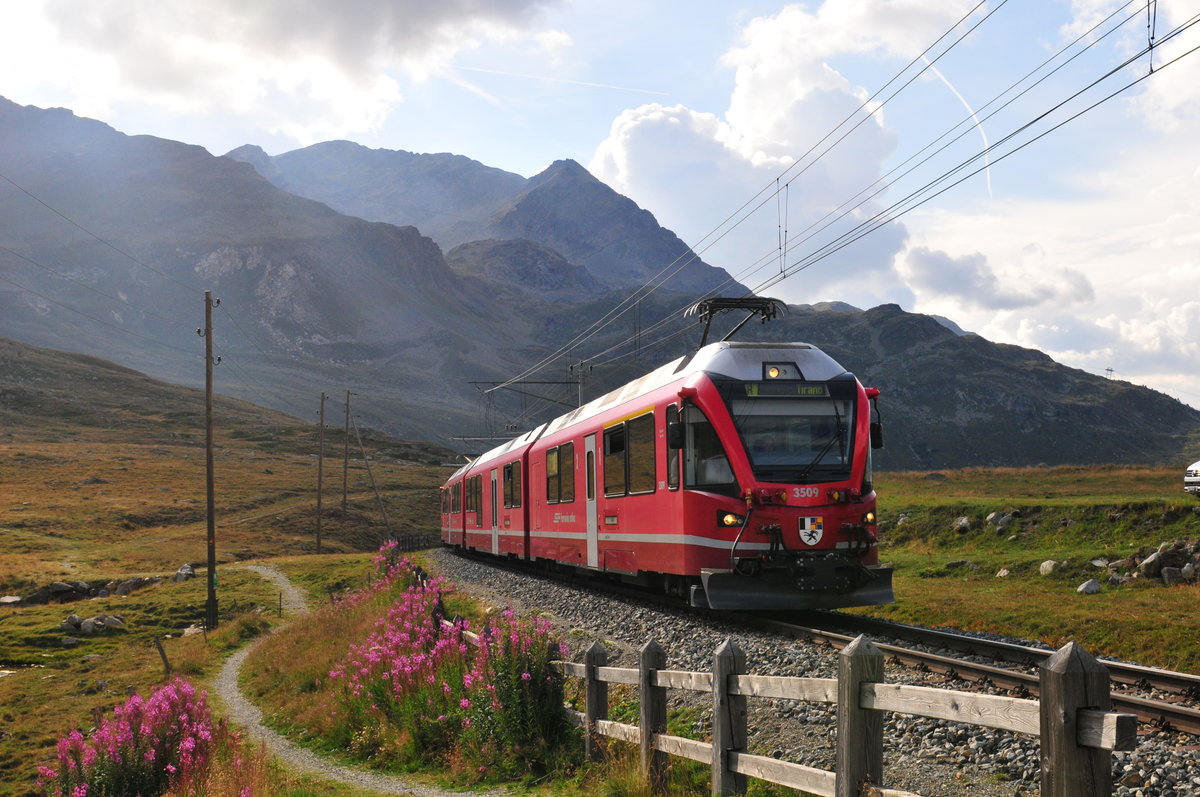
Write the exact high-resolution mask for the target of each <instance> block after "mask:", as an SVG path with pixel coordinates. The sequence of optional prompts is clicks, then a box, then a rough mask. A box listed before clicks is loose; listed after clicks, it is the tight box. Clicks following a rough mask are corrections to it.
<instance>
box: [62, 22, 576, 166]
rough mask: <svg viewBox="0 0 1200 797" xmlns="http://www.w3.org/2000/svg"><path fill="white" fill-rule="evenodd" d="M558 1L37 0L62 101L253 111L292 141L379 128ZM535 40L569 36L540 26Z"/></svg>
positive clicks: (553, 43) (199, 111)
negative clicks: (57, 63)
mask: <svg viewBox="0 0 1200 797" xmlns="http://www.w3.org/2000/svg"><path fill="white" fill-rule="evenodd" d="M553 1H554V0H497V1H496V2H488V3H479V2H476V0H440V2H437V3H430V2H425V1H424V0H399V1H396V2H387V3H380V2H376V1H375V0H344V1H343V2H339V3H328V2H325V0H255V2H251V3H246V2H241V0H206V2H204V3H187V2H183V1H182V0H96V1H95V2H89V3H85V4H79V3H76V2H73V0H45V2H44V6H43V12H44V13H43V18H44V20H45V22H46V23H47V24H48V25H49V26H50V28H51V29H52V32H53V37H54V40H55V44H56V47H55V52H56V53H57V54H58V57H59V58H61V59H62V60H64V61H65V62H66V63H68V64H69V65H70V68H69V69H65V70H63V71H62V72H59V73H58V74H59V79H60V80H64V81H66V80H69V81H70V84H69V85H70V86H71V87H72V89H73V90H74V91H75V92H76V95H77V99H74V100H72V101H70V104H71V105H72V107H74V108H76V109H77V110H80V111H82V112H84V113H92V114H96V115H107V112H108V109H109V108H111V107H112V106H114V105H116V104H118V103H121V104H129V103H133V104H139V103H140V104H144V105H151V104H153V105H159V106H166V107H169V108H171V109H172V110H174V111H176V112H179V113H188V114H195V115H204V114H208V113H215V112H218V111H219V112H221V113H225V114H230V113H232V114H233V115H235V116H242V117H243V118H251V117H256V116H257V117H261V118H262V119H263V121H262V122H261V126H262V127H264V128H265V129H267V130H268V131H270V132H275V133H282V134H284V135H287V136H289V137H291V138H293V139H295V140H297V141H298V142H300V143H311V142H312V141H315V140H319V139H320V138H327V137H337V136H343V135H346V134H348V133H351V132H363V131H368V130H372V129H376V128H377V127H378V126H379V125H381V124H382V122H383V120H384V119H385V118H386V116H387V115H388V113H389V112H391V111H392V109H393V108H394V106H395V105H396V104H397V103H398V102H400V101H401V99H402V93H403V92H402V85H403V82H404V81H406V80H422V79H424V78H427V77H428V76H429V75H430V74H432V73H433V72H435V71H438V70H440V69H442V68H444V67H445V66H446V65H448V64H449V63H450V61H451V60H452V59H453V57H454V56H455V55H456V54H457V53H459V52H461V51H463V50H467V49H471V48H473V47H476V46H479V45H480V44H481V43H482V42H485V41H490V40H505V39H511V38H515V37H518V36H524V35H529V34H532V33H536V32H535V31H533V30H532V29H533V27H534V24H535V21H536V18H537V15H538V13H539V11H540V10H541V9H542V8H543V7H545V6H548V5H551V4H552V3H553ZM542 43H543V45H542V46H545V47H547V48H550V49H551V50H554V49H558V50H561V49H562V48H563V47H564V46H566V45H567V44H568V43H569V42H565V41H564V40H563V39H562V38H561V37H557V38H556V37H554V36H549V37H547V36H546V34H545V33H544V32H543V33H542Z"/></svg>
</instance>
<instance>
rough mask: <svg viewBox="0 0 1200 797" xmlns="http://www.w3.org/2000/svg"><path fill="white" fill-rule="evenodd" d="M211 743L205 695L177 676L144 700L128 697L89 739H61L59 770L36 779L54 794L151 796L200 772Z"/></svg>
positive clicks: (60, 796) (57, 796)
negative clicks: (197, 692)
mask: <svg viewBox="0 0 1200 797" xmlns="http://www.w3.org/2000/svg"><path fill="white" fill-rule="evenodd" d="M211 742H212V716H211V714H210V713H209V710H208V706H207V704H206V703H205V696H204V693H200V694H199V695H197V694H196V691H195V689H194V688H193V687H192V686H191V684H189V683H188V682H187V681H184V680H182V679H180V678H176V679H175V680H174V681H172V682H171V683H169V684H167V685H165V686H162V687H160V688H158V689H157V690H155V691H154V692H153V693H152V694H151V695H150V697H149V698H148V699H146V700H143V699H142V698H141V697H139V696H138V695H133V696H131V697H130V698H129V700H127V701H126V702H125V704H124V705H121V706H117V707H116V708H115V709H114V710H113V717H112V719H107V720H104V721H103V722H101V723H100V725H99V727H97V728H96V730H95V731H94V732H93V734H92V735H91V737H90V738H86V739H85V738H84V736H83V734H82V733H80V732H79V731H78V730H75V731H72V732H71V733H70V734H68V735H67V736H66V737H64V738H62V739H60V740H59V742H58V769H57V770H56V769H52V768H50V767H39V768H38V775H39V778H38V781H39V784H40V785H41V786H42V787H43V788H44V789H45V790H46V791H47V793H48V794H50V795H52V797H124V795H130V794H139V795H142V797H154V795H161V794H163V793H165V792H166V791H167V789H168V788H169V787H170V786H171V785H172V784H173V783H176V782H189V781H191V779H192V778H193V776H194V775H195V773H197V772H198V771H202V770H204V769H205V767H206V765H207V762H208V755H209V748H210V745H211Z"/></svg>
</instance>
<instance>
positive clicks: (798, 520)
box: [441, 341, 894, 609]
mask: <svg viewBox="0 0 1200 797" xmlns="http://www.w3.org/2000/svg"><path fill="white" fill-rule="evenodd" d="M878 395H879V391H878V390H875V389H873V388H872V389H864V388H863V386H862V385H861V384H860V383H859V381H858V380H857V379H856V378H855V377H854V375H853V374H850V373H848V372H847V371H846V370H845V369H844V368H842V367H841V366H840V365H838V364H837V362H835V361H834V360H833V359H832V358H831V357H829V356H828V355H827V354H825V353H824V352H822V351H820V350H819V349H817V348H816V347H814V346H810V345H808V344H804V343H773V344H765V343H737V342H724V341H723V342H720V343H713V344H711V345H708V346H704V347H703V348H701V349H700V350H698V351H697V352H695V353H694V354H691V355H689V356H686V357H682V358H680V359H678V360H675V361H674V362H671V363H668V364H666V365H664V366H662V367H661V368H658V369H657V370H655V371H652V372H650V373H648V374H646V375H645V376H643V377H641V378H640V379H636V380H634V381H632V382H630V383H628V384H627V385H625V386H624V387H621V388H619V389H618V390H614V391H612V392H611V393H608V394H607V395H604V396H601V397H600V398H597V399H595V400H594V401H591V402H590V403H588V404H585V405H583V406H582V407H579V408H578V409H576V410H574V411H572V412H569V413H567V414H565V415H563V416H561V417H559V418H556V419H554V420H553V421H551V422H549V423H546V424H544V425H542V426H539V427H537V428H536V429H532V430H530V431H528V432H526V433H525V434H523V435H521V436H520V437H517V438H515V439H514V440H511V441H509V442H507V443H505V444H504V445H501V446H499V447H497V448H494V449H492V450H491V451H488V452H487V453H486V454H483V455H482V456H480V457H479V458H478V459H476V460H475V461H474V462H472V463H470V464H469V465H465V466H463V467H462V468H460V469H459V470H458V471H457V472H455V474H454V475H453V476H451V477H450V479H449V480H448V481H447V482H446V485H445V486H444V487H443V488H442V508H441V511H442V532H441V533H442V541H443V542H444V543H445V544H447V545H450V546H455V547H458V548H464V549H471V550H475V551H480V552H485V553H490V554H493V555H496V556H502V557H512V558H516V559H523V560H531V561H540V562H544V563H548V564H555V565H558V566H564V565H565V566H570V567H574V568H577V569H580V570H585V571H590V572H594V573H597V574H608V575H611V576H613V577H618V578H620V579H622V580H625V581H631V582H636V583H641V584H645V585H649V586H654V587H658V588H661V589H663V590H665V591H666V592H667V593H669V594H673V595H678V596H680V597H683V598H686V599H688V600H689V601H690V602H691V603H692V604H693V605H696V606H709V607H712V608H716V609H817V608H820V609H828V608H838V607H845V606H862V605H869V604H879V603H890V602H891V601H892V600H894V598H893V596H892V583H891V582H892V571H891V569H890V568H886V567H881V566H880V565H879V556H878V547H877V538H876V526H875V490H874V488H873V486H872V470H871V450H872V448H877V447H879V445H880V444H881V431H880V425H879V423H878V422H877V421H875V422H873V421H872V407H873V400H874V399H875V398H876V397H877V396H878ZM875 416H876V418H877V417H878V413H877V412H876V413H875Z"/></svg>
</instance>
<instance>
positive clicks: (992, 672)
mask: <svg viewBox="0 0 1200 797" xmlns="http://www.w3.org/2000/svg"><path fill="white" fill-rule="evenodd" d="M741 618H742V619H744V620H745V621H746V622H748V623H753V624H755V625H757V626H758V627H760V628H765V629H769V630H771V631H774V632H775V633H780V634H784V635H787V636H792V637H795V638H801V639H807V640H810V641H813V642H817V643H820V644H827V645H831V646H832V647H834V648H835V649H838V650H840V649H841V648H843V647H845V646H846V645H848V644H850V643H851V642H852V641H854V639H855V637H856V636H857V635H854V636H851V635H848V634H841V633H837V632H834V631H828V630H825V629H820V628H814V627H811V626H803V625H798V624H795V623H790V622H785V621H781V620H767V619H764V618H757V619H756V618H754V617H747V616H745V615H742V616H741ZM910 628H915V627H914V626H910ZM918 630H920V629H918ZM961 638H963V639H970V638H969V637H961ZM979 641H980V642H981V643H984V645H986V644H988V643H989V642H990V641H989V640H979ZM872 642H873V644H874V645H875V646H876V647H877V648H879V649H880V650H881V651H882V652H883V653H884V654H885V655H887V656H888V657H889V658H890V659H892V660H894V661H896V662H898V663H900V664H903V665H905V666H907V667H915V668H917V669H921V670H927V671H929V672H935V673H939V674H942V675H945V676H946V677H947V678H951V679H957V680H964V681H972V682H975V683H980V684H989V685H992V686H995V687H997V688H1001V689H1008V690H1012V691H1015V692H1017V693H1018V694H1020V695H1021V696H1023V697H1036V696H1037V695H1038V693H1039V679H1038V675H1037V674H1036V673H1031V672H1021V671H1018V670H1007V669H1004V668H1001V667H994V666H991V665H987V664H977V663H975V662H970V661H966V660H964V659H955V658H951V657H948V656H942V655H940V654H937V653H927V652H925V651H920V650H914V649H912V648H904V647H900V646H898V645H891V644H888V643H884V642H878V641H875V640H872ZM1001 644H1008V643H1001ZM982 647H983V645H981V646H980V647H979V648H976V649H975V652H981V649H982ZM1017 647H1021V646H1017ZM1028 650H1031V651H1036V652H1038V653H1040V654H1043V655H1042V660H1044V659H1045V658H1047V657H1049V655H1050V654H1052V653H1053V651H1042V650H1040V649H1038V648H1028ZM1103 664H1104V665H1105V666H1106V667H1110V666H1111V665H1114V664H1117V663H1116V662H1108V661H1105V662H1103ZM1138 669H1140V670H1150V669H1151V668H1148V667H1142V668H1138ZM1111 672H1112V670H1111V669H1110V674H1111ZM1177 675H1183V674H1182V673H1177ZM1114 680H1115V679H1114ZM1126 685H1129V684H1128V683H1126ZM1139 685H1140V684H1139ZM1112 709H1113V710H1114V711H1121V712H1125V713H1129V714H1134V715H1136V716H1137V718H1138V720H1139V721H1140V722H1144V723H1147V724H1149V725H1152V726H1154V727H1156V728H1161V729H1164V730H1174V731H1180V732H1183V733H1189V734H1193V735H1200V710H1197V709H1194V708H1191V707H1189V706H1184V705H1180V704H1178V703H1173V702H1169V701H1159V700H1150V699H1148V698H1144V697H1137V696H1134V695H1128V694H1125V693H1123V692H1119V691H1114V692H1113V693H1112Z"/></svg>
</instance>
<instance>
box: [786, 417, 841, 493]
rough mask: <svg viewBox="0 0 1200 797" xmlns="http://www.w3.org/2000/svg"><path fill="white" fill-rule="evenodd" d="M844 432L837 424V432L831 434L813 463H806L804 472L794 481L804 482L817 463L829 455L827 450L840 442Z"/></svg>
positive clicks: (839, 424)
mask: <svg viewBox="0 0 1200 797" xmlns="http://www.w3.org/2000/svg"><path fill="white" fill-rule="evenodd" d="M845 432H846V429H845V427H844V426H842V424H841V423H838V425H837V431H835V432H834V433H833V436H832V437H830V438H829V440H827V441H826V442H825V445H824V446H823V447H822V448H821V450H820V451H819V452H817V456H816V457H815V458H814V459H813V461H812V462H810V463H808V465H807V466H806V467H805V468H804V470H802V471H800V475H799V476H797V477H796V480H797V481H804V480H805V479H807V478H808V474H810V473H812V469H813V468H815V467H816V466H817V463H819V462H820V461H821V460H822V459H824V458H825V455H826V454H828V453H829V450H830V449H831V448H833V444H834V443H837V442H840V441H841V440H842V436H843V435H844V434H845Z"/></svg>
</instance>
